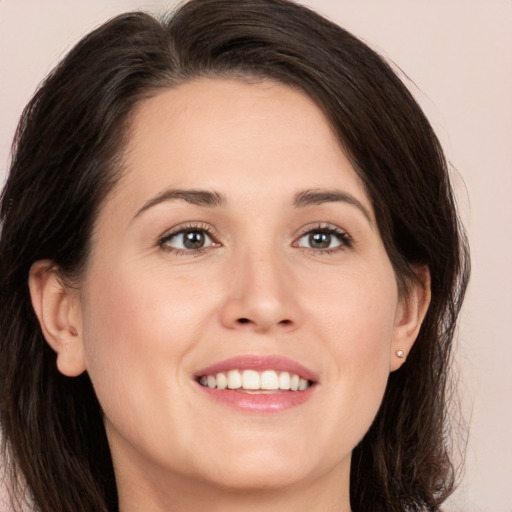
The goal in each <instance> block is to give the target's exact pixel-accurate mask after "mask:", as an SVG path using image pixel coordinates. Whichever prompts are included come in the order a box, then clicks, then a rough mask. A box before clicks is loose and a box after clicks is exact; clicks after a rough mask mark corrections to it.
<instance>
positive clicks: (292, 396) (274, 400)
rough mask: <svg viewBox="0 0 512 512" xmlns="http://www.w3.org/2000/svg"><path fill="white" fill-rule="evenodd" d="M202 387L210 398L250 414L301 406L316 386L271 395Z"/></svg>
mask: <svg viewBox="0 0 512 512" xmlns="http://www.w3.org/2000/svg"><path fill="white" fill-rule="evenodd" d="M198 386H200V388H201V390H202V391H204V392H205V393H206V394H207V395H208V396H209V397H210V398H212V399H214V400H217V401H219V402H222V403H224V404H227V405H230V406H231V407H234V408H236V409H239V410H242V411H249V412H264V413H267V412H268V413H272V412H281V411H285V410H287V409H291V408H292V407H295V406H297V405H301V404H303V403H304V402H306V401H307V400H308V399H309V398H311V396H312V394H313V391H314V387H315V386H314V385H313V386H311V387H309V388H308V389H305V390H304V391H282V392H277V393H269V394H263V393H262V394H257V393H244V392H243V391H234V390H230V389H222V390H221V389H215V388H208V387H206V386H201V385H200V384H198Z"/></svg>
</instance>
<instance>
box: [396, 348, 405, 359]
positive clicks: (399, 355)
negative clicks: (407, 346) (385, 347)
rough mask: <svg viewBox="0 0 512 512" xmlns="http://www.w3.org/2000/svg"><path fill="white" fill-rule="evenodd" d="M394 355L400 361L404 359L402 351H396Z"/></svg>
mask: <svg viewBox="0 0 512 512" xmlns="http://www.w3.org/2000/svg"><path fill="white" fill-rule="evenodd" d="M395 354H396V355H397V357H399V358H400V359H403V358H404V357H405V353H404V351H403V350H397V351H396V352H395Z"/></svg>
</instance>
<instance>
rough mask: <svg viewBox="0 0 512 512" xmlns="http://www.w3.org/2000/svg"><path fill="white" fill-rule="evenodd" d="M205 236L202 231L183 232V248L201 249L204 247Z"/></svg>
mask: <svg viewBox="0 0 512 512" xmlns="http://www.w3.org/2000/svg"><path fill="white" fill-rule="evenodd" d="M205 241H206V235H205V233H203V232H202V231H185V233H183V246H184V247H185V248H186V249H201V248H202V247H204V244H205Z"/></svg>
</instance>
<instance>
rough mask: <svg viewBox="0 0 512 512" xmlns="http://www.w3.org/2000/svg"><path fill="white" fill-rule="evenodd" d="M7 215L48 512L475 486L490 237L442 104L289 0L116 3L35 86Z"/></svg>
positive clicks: (37, 476) (401, 502)
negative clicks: (469, 233) (458, 173)
mask: <svg viewBox="0 0 512 512" xmlns="http://www.w3.org/2000/svg"><path fill="white" fill-rule="evenodd" d="M1 212H2V238H1V242H0V257H1V261H2V275H1V278H0V279H1V281H0V282H1V284H0V290H1V294H2V302H1V306H0V329H1V330H0V332H1V346H0V347H1V363H0V364H1V379H2V382H1V386H0V389H2V400H1V412H0V418H1V422H2V430H3V435H4V438H5V452H6V457H7V458H8V459H9V461H11V463H12V468H11V469H12V474H11V479H12V481H13V482H16V483H17V485H18V494H17V495H18V496H20V495H21V491H22V490H23V485H24V484H25V483H26V486H27V489H28V493H29V497H30V499H31V500H32V501H33V503H34V504H35V508H36V509H37V510H41V511H52V512H54V511H70V510H73V511H88V512H91V511H102V510H104V511H114V510H120V511H122V512H130V511H134V510H151V511H160V510H179V511H182V510H183V511H185V510H186V511H194V510H203V509H204V508H205V507H208V508H209V509H210V510H224V511H230V510H251V511H258V510H266V511H269V510H280V511H281V510H292V509H293V510H295V511H296V510H308V511H312V510H321V511H325V510H336V511H348V510H352V511H367V510H372V511H378V510H386V511H395V510H396V511H398V510H438V509H439V506H440V505H441V504H442V502H443V501H444V500H445V499H446V497H447V496H448V495H449V493H450V492H451V490H452V489H453V486H454V469H453V465H452V463H451V460H450V454H449V448H450V446H449V440H448V438H447V427H448V417H447V411H446V403H445V396H446V393H447V392H449V391H450V390H449V373H448V366H449V359H450V349H451V342H452V338H453V333H454V328H455V321H456V317H457V314H458V311H459V309H460V305H461V302H462V299H463V295H464V291H465V286H466V283H467V277H468V267H469V265H468V260H467V248H466V245H465V239H464V236H463V233H462V230H461V228H460V226H459V223H458V219H457V215H456V211H455V207H454V201H453V196H452V191H451V187H450V183H449V179H448V175H447V169H446V162H445V159H444V156H443V153H442V150H441V148H440V146H439V143H438V141H437V139H436V137H435V135H434V133H433V131H432V129H431V127H430V125H429V123H428V121H427V120H426V118H425V117H424V115H423V114H422V112H421V110H420V109H419V107H418V105H417V104H416V103H415V101H414V100H413V99H412V97H411V95H410V94H409V93H408V91H407V89H406V88H405V87H404V86H403V84H402V83H401V82H400V81H399V80H398V79H397V77H396V76H395V75H394V73H393V72H392V71H391V70H390V68H389V66H388V65H387V64H386V63H385V62H384V61H383V60H382V59H381V58H380V57H379V56H378V55H376V54H375V53H374V52H373V51H372V50H370V49H369V48H368V47H367V46H366V45H364V44H363V43H361V42H360V41H359V40H357V39H356V38H354V37H353V36H351V35H350V34H348V33H347V32H346V31H344V30H343V29H341V28H339V27H337V26H335V25H333V24H332V23H330V22H328V21H327V20H325V19H323V18H321V17H320V16H318V15H317V14H315V13H313V12H311V11H309V10H308V9H306V8H304V7H301V6H298V5H295V4H293V3H290V2H287V1H282V0H242V1H240V0H192V1H191V2H189V3H186V4H184V5H183V6H182V7H181V8H180V9H179V10H178V11H177V12H176V13H175V14H174V15H173V16H172V17H170V18H169V19H168V20H165V21H159V20H156V19H154V18H153V17H151V16H149V15H146V14H142V13H131V14H126V15H123V16H120V17H118V18H116V19H114V20H112V21H110V22H108V23H107V24H105V25H103V26H102V27H100V28H98V29H97V30H95V31H94V32H93V33H91V34H90V35H88V36H87V37H86V38H84V39H83V40H82V41H81V42H80V43H78V45H77V46H76V47H75V48H74V49H73V50H72V51H71V52H70V53H69V55H68V56H67V57H66V58H65V59H64V60H63V62H62V63H61V64H60V65H59V66H58V67H57V68H56V69H55V70H54V71H53V72H52V73H51V75H50V76H49V77H48V78H47V80H46V81H45V83H44V84H43V85H42V86H41V88H40V89H39V91H38V92H37V93H36V95H35V97H34V98H33V100H32V101H31V102H30V104H29V105H28V106H27V108H26V110H25V112H24V114H23V116H22V120H21V122H20V125H19V128H18V132H17V135H16V141H15V152H14V156H13V160H12V167H11V171H10V175H9V179H8V182H7V184H6V187H5V190H4V193H3V196H2V210H1ZM13 485H14V484H13Z"/></svg>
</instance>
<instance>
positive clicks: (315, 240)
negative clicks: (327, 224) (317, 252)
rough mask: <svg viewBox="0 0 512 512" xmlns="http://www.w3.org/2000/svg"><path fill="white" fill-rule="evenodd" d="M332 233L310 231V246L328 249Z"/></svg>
mask: <svg viewBox="0 0 512 512" xmlns="http://www.w3.org/2000/svg"><path fill="white" fill-rule="evenodd" d="M331 238H332V236H331V234H330V233H310V234H309V235H308V243H309V247H311V248H312V249H328V248H329V247H331Z"/></svg>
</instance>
